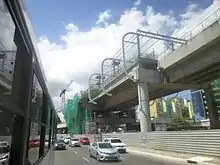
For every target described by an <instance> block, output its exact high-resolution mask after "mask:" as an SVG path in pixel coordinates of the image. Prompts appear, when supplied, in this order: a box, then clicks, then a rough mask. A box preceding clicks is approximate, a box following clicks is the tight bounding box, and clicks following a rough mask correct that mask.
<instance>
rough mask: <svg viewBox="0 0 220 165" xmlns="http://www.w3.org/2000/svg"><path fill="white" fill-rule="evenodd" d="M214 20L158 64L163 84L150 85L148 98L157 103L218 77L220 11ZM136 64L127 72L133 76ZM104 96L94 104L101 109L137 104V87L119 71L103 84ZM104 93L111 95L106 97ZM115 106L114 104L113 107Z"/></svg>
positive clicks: (200, 86)
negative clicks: (161, 69) (157, 99)
mask: <svg viewBox="0 0 220 165" xmlns="http://www.w3.org/2000/svg"><path fill="white" fill-rule="evenodd" d="M214 14H215V15H216V17H215V19H213V20H211V21H210V22H209V24H207V26H206V27H205V28H203V29H202V31H200V32H199V33H197V34H196V35H195V36H193V37H191V38H190V39H189V40H188V41H187V43H186V44H183V45H182V46H180V47H179V48H178V49H176V50H175V51H173V52H172V53H171V54H169V55H168V56H164V57H162V58H161V59H160V60H159V65H160V67H162V68H163V76H164V77H165V78H166V83H163V82H162V83H158V84H152V85H150V91H149V97H150V99H156V98H158V97H163V96H166V95H169V94H172V93H176V92H179V91H182V90H186V89H190V88H202V87H203V86H202V85H203V84H206V83H208V82H210V81H212V80H213V79H216V78H218V77H220V56H219V53H218V52H220V48H219V47H218V45H219V43H220V20H219V18H220V9H218V10H216V11H215V12H214ZM137 61H138V60H136V62H137ZM135 67H137V63H135V62H133V65H130V67H128V70H127V72H128V73H129V74H132V69H134V68H135ZM167 82H168V83H167ZM105 90H106V91H105V92H99V93H98V95H96V96H95V97H94V98H93V100H95V101H96V102H98V103H99V105H101V107H102V108H103V109H108V108H111V107H114V106H116V105H120V104H124V103H128V104H131V103H133V104H137V102H138V100H137V93H138V92H137V87H136V83H134V82H132V81H131V80H130V79H129V78H128V77H127V76H126V74H125V73H124V72H123V68H122V69H121V72H120V74H117V76H113V77H112V79H111V81H109V80H108V83H106V84H105ZM106 92H110V93H112V95H113V96H114V97H109V96H107V95H106ZM113 102H114V104H113Z"/></svg>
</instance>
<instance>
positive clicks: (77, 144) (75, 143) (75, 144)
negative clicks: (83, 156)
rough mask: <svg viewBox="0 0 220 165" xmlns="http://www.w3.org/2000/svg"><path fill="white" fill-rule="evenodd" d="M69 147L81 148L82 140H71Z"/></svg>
mask: <svg viewBox="0 0 220 165" xmlns="http://www.w3.org/2000/svg"><path fill="white" fill-rule="evenodd" d="M69 146H70V147H81V144H80V140H79V139H76V138H73V139H71V140H70V142H69Z"/></svg>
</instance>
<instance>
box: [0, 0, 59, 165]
mask: <svg viewBox="0 0 220 165" xmlns="http://www.w3.org/2000/svg"><path fill="white" fill-rule="evenodd" d="M0 33H1V35H0V147H1V150H0V152H1V153H0V155H1V159H0V164H9V165H30V164H39V165H50V164H51V165H52V164H54V151H53V149H52V148H53V143H54V141H55V139H56V127H57V123H56V121H57V114H56V111H55V108H54V105H53V101H52V99H51V96H50V94H49V92H48V88H47V85H46V77H45V74H44V70H43V67H42V64H41V61H40V58H39V53H38V50H37V45H36V40H35V38H34V33H33V29H32V26H31V22H30V20H29V18H28V12H27V8H26V7H25V4H24V0H16V1H15V0H1V1H0Z"/></svg>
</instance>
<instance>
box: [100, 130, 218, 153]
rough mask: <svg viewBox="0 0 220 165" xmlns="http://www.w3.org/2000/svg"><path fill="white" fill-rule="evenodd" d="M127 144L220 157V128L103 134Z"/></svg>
mask: <svg viewBox="0 0 220 165" xmlns="http://www.w3.org/2000/svg"><path fill="white" fill-rule="evenodd" d="M105 137H118V138H121V139H122V141H124V142H125V143H126V144H127V146H133V147H134V146H135V147H142V148H150V149H156V150H164V151H172V152H179V153H193V154H199V155H207V156H216V157H220V154H219V153H220V130H205V131H175V132H174V131H170V132H150V133H123V134H103V138H105Z"/></svg>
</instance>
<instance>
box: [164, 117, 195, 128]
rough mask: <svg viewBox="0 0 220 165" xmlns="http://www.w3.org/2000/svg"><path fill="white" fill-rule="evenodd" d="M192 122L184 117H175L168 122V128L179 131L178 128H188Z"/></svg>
mask: <svg viewBox="0 0 220 165" xmlns="http://www.w3.org/2000/svg"><path fill="white" fill-rule="evenodd" d="M190 127H191V124H190V123H189V122H187V121H186V120H185V119H184V118H180V117H174V118H173V119H172V121H171V122H170V123H169V124H168V127H167V130H170V131H178V130H188V129H190Z"/></svg>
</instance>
